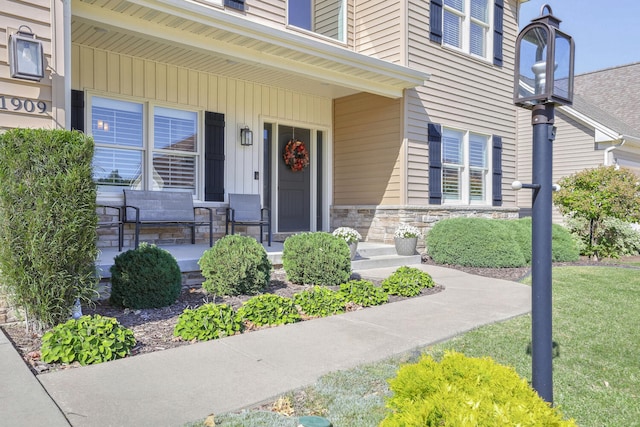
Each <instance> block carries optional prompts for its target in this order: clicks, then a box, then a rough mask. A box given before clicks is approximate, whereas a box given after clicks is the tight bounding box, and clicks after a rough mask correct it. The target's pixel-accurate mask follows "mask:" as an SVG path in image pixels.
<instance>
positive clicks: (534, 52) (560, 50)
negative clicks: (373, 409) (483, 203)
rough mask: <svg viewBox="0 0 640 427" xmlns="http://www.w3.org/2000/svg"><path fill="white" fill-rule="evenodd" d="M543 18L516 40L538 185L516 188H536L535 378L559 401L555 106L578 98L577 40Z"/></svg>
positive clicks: (545, 394)
mask: <svg viewBox="0 0 640 427" xmlns="http://www.w3.org/2000/svg"><path fill="white" fill-rule="evenodd" d="M540 15H541V16H540V17H538V18H535V19H533V20H532V21H531V23H530V24H529V25H527V26H526V27H525V28H523V29H522V31H521V32H520V34H519V35H518V39H517V41H516V63H515V71H516V73H515V83H514V95H513V101H514V103H515V104H516V105H517V106H519V107H524V108H527V109H530V110H532V114H531V124H532V125H533V166H532V169H533V184H524V185H523V184H521V183H519V182H517V181H516V182H515V183H514V185H513V187H514V189H519V188H523V187H524V188H531V189H533V205H532V217H533V218H532V260H531V263H532V266H531V276H532V282H533V283H532V291H531V296H532V302H531V316H532V334H531V335H532V337H531V344H532V345H531V347H532V380H533V388H534V389H535V390H536V391H537V392H538V394H539V395H540V397H542V398H543V399H544V400H546V401H547V402H549V403H553V375H552V350H553V348H552V345H553V344H552V343H553V341H552V322H551V318H552V296H551V262H552V258H551V214H552V198H551V192H552V190H553V185H552V176H553V168H552V165H553V145H552V144H553V140H554V139H555V132H556V129H555V127H554V126H553V123H554V108H555V105H571V104H572V102H573V57H574V44H573V40H572V38H571V36H569V35H567V34H564V33H562V32H561V31H560V30H559V27H560V20H559V19H558V18H556V17H554V16H553V15H552V11H551V7H550V6H549V5H544V6H543V7H542V11H541V14H540Z"/></svg>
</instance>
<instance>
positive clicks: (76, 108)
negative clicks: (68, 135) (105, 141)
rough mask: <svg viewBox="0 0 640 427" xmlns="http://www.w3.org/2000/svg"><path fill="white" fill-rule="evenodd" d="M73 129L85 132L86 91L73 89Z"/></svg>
mask: <svg viewBox="0 0 640 427" xmlns="http://www.w3.org/2000/svg"><path fill="white" fill-rule="evenodd" d="M71 129H72V130H78V131H80V132H84V92H83V91H81V90H72V91H71Z"/></svg>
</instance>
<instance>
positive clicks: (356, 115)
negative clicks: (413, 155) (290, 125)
mask: <svg viewBox="0 0 640 427" xmlns="http://www.w3.org/2000/svg"><path fill="white" fill-rule="evenodd" d="M400 108H401V102H400V100H393V99H388V98H383V97H379V96H376V95H370V94H358V95H353V96H348V97H344V98H340V99H337V100H335V102H334V122H335V123H334V151H333V163H334V172H333V183H334V198H333V201H334V204H335V205H353V204H369V205H397V204H399V203H400V186H401V182H400V173H399V166H400V155H401V148H402V137H401V121H400ZM363 159H364V160H366V161H363Z"/></svg>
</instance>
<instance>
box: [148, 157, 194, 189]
mask: <svg viewBox="0 0 640 427" xmlns="http://www.w3.org/2000/svg"><path fill="white" fill-rule="evenodd" d="M195 159H196V158H195V157H193V156H179V155H174V154H169V153H154V154H153V176H152V178H151V179H152V189H154V190H156V189H159V190H172V189H182V190H184V189H186V190H191V191H192V193H193V194H195V189H196V161H195Z"/></svg>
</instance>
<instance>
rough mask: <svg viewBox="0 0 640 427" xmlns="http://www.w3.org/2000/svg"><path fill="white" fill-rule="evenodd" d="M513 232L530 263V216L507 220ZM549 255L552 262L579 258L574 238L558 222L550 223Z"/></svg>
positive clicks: (526, 259)
mask: <svg viewBox="0 0 640 427" xmlns="http://www.w3.org/2000/svg"><path fill="white" fill-rule="evenodd" d="M507 222H508V223H509V225H510V226H512V230H513V232H514V239H515V240H516V242H517V243H518V245H519V246H520V250H521V251H522V255H523V256H524V258H525V261H526V262H527V265H529V264H531V225H532V222H531V218H521V219H518V220H510V221H507ZM551 252H552V254H551V257H552V260H553V262H573V261H577V260H578V259H579V258H580V251H579V248H578V245H577V244H576V239H575V238H574V237H572V236H571V233H570V231H569V230H568V229H566V228H565V227H563V226H561V225H560V224H552V225H551Z"/></svg>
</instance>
